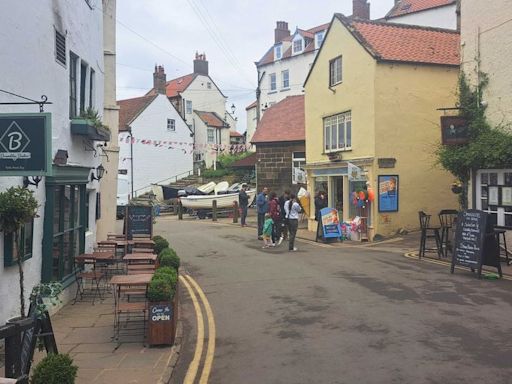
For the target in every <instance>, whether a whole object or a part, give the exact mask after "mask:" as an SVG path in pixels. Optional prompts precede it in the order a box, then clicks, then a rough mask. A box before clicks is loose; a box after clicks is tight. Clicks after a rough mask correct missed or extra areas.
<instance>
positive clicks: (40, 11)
mask: <svg viewBox="0 0 512 384" xmlns="http://www.w3.org/2000/svg"><path fill="white" fill-rule="evenodd" d="M29 3H30V4H27V2H24V1H23V2H22V1H19V2H17V1H9V2H6V3H5V4H3V7H2V12H0V25H1V26H2V27H1V28H2V37H1V40H2V41H3V42H4V43H5V42H9V43H8V44H3V45H2V49H0V73H1V74H2V76H1V78H2V80H1V86H0V88H1V89H4V90H7V91H10V92H14V93H17V94H20V95H23V96H26V97H29V98H32V99H36V100H38V99H39V98H40V97H41V95H43V94H44V95H47V96H48V101H51V102H52V103H53V104H52V105H47V106H45V112H50V113H51V114H52V158H53V156H54V155H55V153H56V152H57V150H58V149H63V150H67V151H68V154H69V158H68V164H73V165H80V166H87V167H91V168H95V167H97V166H98V165H99V164H100V162H101V158H100V157H99V156H98V157H94V156H93V152H87V151H85V150H84V144H83V141H82V139H81V138H77V137H72V136H71V132H70V120H69V50H71V51H73V52H74V53H75V54H76V55H78V56H79V57H80V58H81V59H82V60H84V61H86V62H87V63H88V64H89V65H90V66H91V67H92V68H93V69H94V71H95V76H96V82H95V83H96V84H95V85H96V89H95V93H94V100H95V103H94V104H95V108H96V109H97V110H98V111H100V113H101V112H102V111H103V75H102V73H103V72H104V68H103V13H102V10H101V7H102V5H101V2H96V3H97V4H96V7H98V9H90V8H89V7H88V5H87V4H86V2H85V1H73V2H69V1H65V0H39V1H30V2H29ZM28 20H29V21H30V22H29V25H27V21H28ZM55 28H57V29H58V30H59V31H61V32H64V33H65V32H67V35H66V44H67V47H66V48H67V66H66V67H64V66H62V65H61V64H59V63H58V62H56V60H55V55H54V50H55ZM77 92H78V94H79V89H78V90H77ZM0 101H2V102H10V101H22V100H19V99H16V98H13V97H12V96H8V95H6V94H3V93H1V92H0ZM38 111H39V109H38V107H37V106H26V105H25V106H5V105H3V106H1V109H0V113H27V112H31V113H32V112H38ZM21 182H22V178H21V177H0V191H3V190H5V189H7V188H8V187H10V186H13V185H21ZM31 188H32V189H34V188H33V187H31ZM87 188H89V189H94V190H98V183H97V182H94V183H89V185H88V186H87ZM35 193H36V197H37V199H38V201H39V203H40V205H41V206H40V208H39V211H38V213H39V216H40V217H39V218H37V219H35V222H34V243H33V257H32V258H31V259H30V260H27V261H26V262H25V263H24V270H25V285H26V289H27V292H26V293H27V294H26V295H25V296H28V293H29V292H30V291H31V289H32V286H33V285H35V284H37V283H39V281H40V278H41V260H42V255H41V253H42V238H43V222H44V204H45V201H46V196H45V182H44V179H43V181H42V182H41V183H40V184H39V188H38V189H37V190H35ZM92 207H94V205H92ZM92 210H93V211H94V208H92ZM94 240H95V224H94V220H93V221H92V222H91V234H89V236H87V240H86V243H87V244H88V245H90V244H91V243H92V242H94ZM0 255H1V258H0V303H1V305H0V323H3V321H5V320H6V319H8V318H10V317H12V316H16V315H18V311H19V303H18V301H19V299H18V297H19V290H18V271H17V268H16V267H15V266H14V267H8V268H4V266H3V236H2V235H0Z"/></svg>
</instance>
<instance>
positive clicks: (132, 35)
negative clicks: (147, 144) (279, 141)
mask: <svg viewBox="0 0 512 384" xmlns="http://www.w3.org/2000/svg"><path fill="white" fill-rule="evenodd" d="M370 2H371V7H370V9H371V18H372V19H375V18H379V17H382V16H384V15H385V14H386V12H387V11H389V9H390V8H391V7H392V6H393V4H394V0H370ZM335 12H341V13H343V14H345V15H350V14H352V0H315V1H312V0H229V1H228V0H172V1H169V0H144V1H140V0H121V1H117V99H118V100H120V99H126V98H130V97H137V96H143V95H144V94H145V93H146V92H147V91H148V90H149V89H151V88H152V86H153V70H154V66H155V64H158V65H163V66H164V68H165V72H166V74H167V80H170V79H173V78H176V77H179V76H183V75H186V74H189V73H192V72H193V67H192V61H193V59H194V56H195V52H196V51H198V52H199V53H202V52H204V53H206V58H207V60H208V62H209V70H210V77H211V78H212V79H213V80H214V81H215V82H216V84H217V85H218V86H219V87H220V88H221V89H222V91H223V93H224V94H225V95H226V96H228V101H227V107H228V110H229V106H231V104H235V106H236V113H235V115H236V116H237V117H238V122H239V123H238V131H240V132H244V131H245V125H246V115H245V107H246V106H247V105H249V104H250V103H251V102H253V101H254V100H255V88H256V78H257V75H256V67H255V65H254V62H255V61H257V60H259V59H260V58H261V57H262V56H263V55H264V54H265V52H266V51H267V50H268V49H269V48H270V47H271V46H272V44H273V43H274V28H275V25H276V21H278V20H282V21H287V22H288V25H289V27H290V30H291V32H292V33H293V31H294V30H295V28H296V27H299V28H302V29H309V28H312V27H315V26H317V25H320V24H324V23H327V22H330V21H331V18H332V15H333V13H335Z"/></svg>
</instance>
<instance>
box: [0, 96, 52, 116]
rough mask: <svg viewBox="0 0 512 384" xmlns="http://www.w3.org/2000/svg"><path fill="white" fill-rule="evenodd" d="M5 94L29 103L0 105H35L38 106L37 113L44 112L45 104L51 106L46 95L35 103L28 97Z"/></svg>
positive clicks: (5, 103)
mask: <svg viewBox="0 0 512 384" xmlns="http://www.w3.org/2000/svg"><path fill="white" fill-rule="evenodd" d="M4 92H5V93H8V94H10V95H13V96H16V97H20V98H22V99H25V100H29V101H24V102H21V101H20V102H4V103H0V105H34V104H37V105H39V112H41V113H42V112H44V106H45V105H46V104H53V103H52V102H50V101H48V97H47V96H46V95H42V96H41V101H37V100H32V99H29V98H28V97H23V96H19V95H16V94H15V93H11V92H6V91H4Z"/></svg>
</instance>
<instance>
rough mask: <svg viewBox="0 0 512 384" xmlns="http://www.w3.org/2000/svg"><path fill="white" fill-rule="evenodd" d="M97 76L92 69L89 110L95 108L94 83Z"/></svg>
mask: <svg viewBox="0 0 512 384" xmlns="http://www.w3.org/2000/svg"><path fill="white" fill-rule="evenodd" d="M95 76H96V73H95V72H94V69H92V68H91V73H90V75H89V108H94V89H95V87H94V83H95V81H96V79H95Z"/></svg>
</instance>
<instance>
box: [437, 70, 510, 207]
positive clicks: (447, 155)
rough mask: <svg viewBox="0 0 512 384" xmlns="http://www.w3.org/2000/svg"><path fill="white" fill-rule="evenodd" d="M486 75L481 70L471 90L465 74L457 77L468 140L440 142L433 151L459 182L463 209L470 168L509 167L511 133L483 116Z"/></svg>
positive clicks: (465, 204) (459, 104)
mask: <svg viewBox="0 0 512 384" xmlns="http://www.w3.org/2000/svg"><path fill="white" fill-rule="evenodd" d="M487 84H488V77H487V76H486V75H485V74H483V73H481V74H480V82H479V85H478V87H477V88H476V89H475V88H473V87H471V86H470V84H469V83H468V80H467V78H466V75H465V74H464V72H461V75H460V77H459V86H458V88H459V102H458V107H459V115H460V116H462V117H464V118H465V119H466V120H467V122H468V129H469V137H470V141H469V142H468V143H467V144H462V145H440V146H439V147H438V148H437V150H436V156H437V160H438V163H439V164H440V165H441V166H442V167H443V168H444V169H446V170H447V171H449V172H450V173H452V174H453V175H454V176H455V177H456V178H457V179H458V180H459V181H460V184H461V185H462V187H463V188H462V193H461V194H460V195H459V202H460V205H461V208H463V209H465V208H467V201H468V182H469V180H470V178H471V171H472V170H473V169H496V168H507V167H510V166H512V133H511V130H510V129H508V130H507V129H506V128H507V127H506V126H504V125H500V126H496V127H493V126H491V125H490V124H489V122H488V121H487V119H486V117H485V106H484V105H483V104H482V93H483V90H484V89H485V87H486V86H487Z"/></svg>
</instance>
